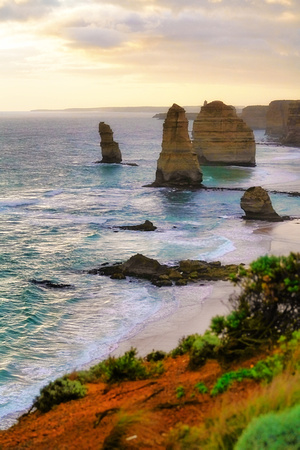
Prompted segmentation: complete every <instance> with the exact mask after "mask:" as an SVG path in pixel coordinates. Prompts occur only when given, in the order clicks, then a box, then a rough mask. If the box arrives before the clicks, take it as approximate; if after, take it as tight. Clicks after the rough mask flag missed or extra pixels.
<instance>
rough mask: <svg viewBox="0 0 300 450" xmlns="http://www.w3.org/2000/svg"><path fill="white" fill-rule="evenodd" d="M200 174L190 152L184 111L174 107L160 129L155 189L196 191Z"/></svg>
mask: <svg viewBox="0 0 300 450" xmlns="http://www.w3.org/2000/svg"><path fill="white" fill-rule="evenodd" d="M201 182H202V173H201V169H200V165H199V162H198V159H197V155H196V154H195V152H194V151H193V146H192V142H191V140H190V137H189V132H188V120H187V118H186V115H185V110H184V109H183V108H182V107H181V106H179V105H176V104H175V103H174V104H173V106H172V107H171V108H170V109H169V111H168V113H167V117H166V119H165V121H164V125H163V140H162V151H161V153H160V156H159V159H158V161H157V170H156V178H155V182H154V183H153V184H152V186H154V187H161V186H175V187H199V186H200V185H201Z"/></svg>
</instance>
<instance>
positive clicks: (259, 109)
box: [240, 105, 268, 130]
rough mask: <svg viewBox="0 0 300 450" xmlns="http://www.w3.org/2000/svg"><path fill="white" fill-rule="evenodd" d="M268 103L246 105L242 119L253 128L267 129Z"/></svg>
mask: <svg viewBox="0 0 300 450" xmlns="http://www.w3.org/2000/svg"><path fill="white" fill-rule="evenodd" d="M267 110H268V106H267V105H264V106H263V105H251V106H246V107H245V108H243V110H242V114H241V116H240V117H241V119H242V120H243V121H244V122H245V123H246V124H247V125H248V127H250V128H252V130H265V129H266V125H267Z"/></svg>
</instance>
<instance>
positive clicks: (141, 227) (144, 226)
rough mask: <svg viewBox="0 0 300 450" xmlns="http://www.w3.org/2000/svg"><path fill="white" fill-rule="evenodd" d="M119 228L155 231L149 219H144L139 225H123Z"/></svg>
mask: <svg viewBox="0 0 300 450" xmlns="http://www.w3.org/2000/svg"><path fill="white" fill-rule="evenodd" d="M119 228H121V229H122V230H136V231H155V230H156V228H157V227H156V226H154V225H153V223H152V222H150V220H145V222H144V223H142V224H140V225H123V226H120V227H119Z"/></svg>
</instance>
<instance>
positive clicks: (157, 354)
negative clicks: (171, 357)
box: [146, 350, 167, 362]
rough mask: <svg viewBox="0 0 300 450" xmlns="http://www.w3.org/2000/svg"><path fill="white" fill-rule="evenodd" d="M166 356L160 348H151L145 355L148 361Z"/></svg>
mask: <svg viewBox="0 0 300 450" xmlns="http://www.w3.org/2000/svg"><path fill="white" fill-rule="evenodd" d="M166 356H167V354H166V353H165V352H163V351H161V350H157V351H155V350H153V351H152V352H151V353H148V355H147V356H146V360H147V361H148V362H157V361H161V360H163V359H165V357H166Z"/></svg>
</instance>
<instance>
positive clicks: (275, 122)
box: [266, 100, 291, 140]
mask: <svg viewBox="0 0 300 450" xmlns="http://www.w3.org/2000/svg"><path fill="white" fill-rule="evenodd" d="M290 103H291V100H273V101H272V102H271V103H270V104H269V107H268V110H267V115H266V120H267V123H266V134H267V135H268V136H270V137H273V138H277V139H279V140H281V139H282V138H283V137H284V136H285V135H286V132H287V122H288V113H289V106H290Z"/></svg>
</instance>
